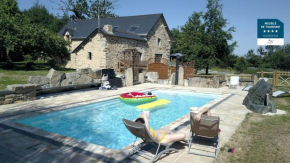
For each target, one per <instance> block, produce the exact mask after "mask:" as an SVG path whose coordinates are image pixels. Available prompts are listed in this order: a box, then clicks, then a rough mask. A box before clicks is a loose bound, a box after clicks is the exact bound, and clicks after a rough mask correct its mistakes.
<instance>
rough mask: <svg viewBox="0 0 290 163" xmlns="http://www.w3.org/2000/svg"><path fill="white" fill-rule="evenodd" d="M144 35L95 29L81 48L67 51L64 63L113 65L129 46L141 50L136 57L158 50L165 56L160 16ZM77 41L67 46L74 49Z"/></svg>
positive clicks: (163, 25) (166, 43)
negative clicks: (131, 36) (124, 35)
mask: <svg viewBox="0 0 290 163" xmlns="http://www.w3.org/2000/svg"><path fill="white" fill-rule="evenodd" d="M107 27H108V26H106V28H107ZM104 30H105V29H104ZM146 39H147V41H140V40H134V39H128V38H121V37H114V36H108V35H107V36H104V35H103V34H102V33H97V34H96V35H95V36H93V37H92V38H91V40H90V41H89V42H88V43H86V44H85V45H84V47H83V48H82V49H80V50H79V51H78V52H77V53H72V54H71V58H70V61H69V62H68V63H67V65H66V67H67V68H75V69H79V68H92V69H102V68H114V67H115V66H116V65H117V63H118V60H119V59H122V58H123V51H124V50H126V49H133V48H134V49H137V50H138V51H139V52H141V53H142V55H141V58H140V59H141V60H142V61H147V60H148V59H149V58H152V57H155V54H162V57H163V58H166V59H168V58H169V55H170V48H171V43H170V41H171V38H170V35H169V33H168V31H167V30H166V23H165V22H164V20H163V19H162V18H159V20H158V21H157V23H156V24H155V25H154V26H153V28H152V30H151V31H150V32H149V34H148V36H147V38H146ZM81 42H82V41H80V40H76V41H75V40H72V44H71V49H75V48H76V47H77V46H78V45H79V44H80V43H81Z"/></svg>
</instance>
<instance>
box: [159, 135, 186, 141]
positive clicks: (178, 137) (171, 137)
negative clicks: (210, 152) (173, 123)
mask: <svg viewBox="0 0 290 163" xmlns="http://www.w3.org/2000/svg"><path fill="white" fill-rule="evenodd" d="M185 137H186V135H185V134H184V133H173V134H166V135H165V137H164V139H163V140H162V141H161V143H171V142H175V141H180V140H183V139H185Z"/></svg>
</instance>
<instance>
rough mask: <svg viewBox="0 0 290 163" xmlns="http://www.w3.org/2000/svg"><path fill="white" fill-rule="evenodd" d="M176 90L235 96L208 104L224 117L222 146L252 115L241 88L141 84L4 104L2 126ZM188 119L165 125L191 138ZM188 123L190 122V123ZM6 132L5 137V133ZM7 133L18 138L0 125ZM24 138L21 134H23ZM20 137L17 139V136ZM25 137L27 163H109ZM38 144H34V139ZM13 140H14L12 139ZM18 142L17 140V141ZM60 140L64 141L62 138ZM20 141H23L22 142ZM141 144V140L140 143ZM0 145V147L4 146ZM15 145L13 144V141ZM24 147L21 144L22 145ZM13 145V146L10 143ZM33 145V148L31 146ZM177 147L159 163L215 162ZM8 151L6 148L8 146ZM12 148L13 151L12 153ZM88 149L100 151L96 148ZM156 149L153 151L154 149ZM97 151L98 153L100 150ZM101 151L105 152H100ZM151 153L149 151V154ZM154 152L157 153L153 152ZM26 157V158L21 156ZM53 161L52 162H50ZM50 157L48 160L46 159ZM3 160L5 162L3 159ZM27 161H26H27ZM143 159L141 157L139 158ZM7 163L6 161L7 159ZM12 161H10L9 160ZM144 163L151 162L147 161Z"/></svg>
mask: <svg viewBox="0 0 290 163" xmlns="http://www.w3.org/2000/svg"><path fill="white" fill-rule="evenodd" d="M156 88H158V89H169V90H171V89H175V90H183V91H193V92H201V93H204V92H208V93H214V94H224V95H226V94H228V95H230V94H234V95H233V96H231V97H230V98H229V99H226V100H225V101H223V102H222V103H214V102H213V103H211V104H209V105H214V109H213V110H212V114H213V115H215V114H216V115H219V116H220V117H221V121H220V128H221V130H222V132H221V145H222V146H223V145H224V144H226V143H227V142H228V141H229V139H230V137H231V136H232V134H234V133H235V130H236V129H237V127H238V126H239V125H240V123H241V122H242V120H243V119H244V117H245V115H246V114H247V113H248V112H249V111H248V110H247V109H245V107H244V106H243V105H242V101H243V99H244V97H245V96H246V95H247V92H244V91H241V89H242V88H238V89H228V88H198V87H182V86H168V85H160V84H149V83H145V84H141V85H136V86H131V87H125V88H121V89H118V90H117V91H99V90H93V89H92V90H86V91H77V92H66V93H63V94H57V95H52V97H49V96H46V97H43V98H42V99H39V100H36V101H28V102H24V103H18V104H10V105H2V106H0V123H4V122H6V121H9V120H11V119H13V118H15V117H19V116H20V117H21V116H27V115H33V114H39V113H45V112H50V111H54V110H59V109H65V108H69V107H71V106H76V105H80V104H88V103H92V102H97V101H100V100H103V99H110V98H113V97H118V95H120V94H122V93H125V92H128V91H142V90H152V89H156ZM188 120H189V116H188V115H187V116H184V117H182V118H181V119H180V120H179V122H174V123H172V124H170V125H168V126H165V127H167V128H169V129H171V130H174V131H178V130H180V132H184V133H186V134H187V135H189V130H190V129H189V126H185V127H182V126H180V124H186V121H188ZM187 124H188V123H187ZM2 132H4V134H2ZM5 132H7V133H6V134H8V135H11V136H12V137H13V135H14V136H16V135H17V134H15V131H14V130H10V131H9V130H8V131H7V129H4V128H1V126H0V136H1V134H2V135H5ZM20 135H21V134H20ZM16 137H17V136H16ZM26 137H27V136H26V135H22V136H20V137H18V139H19V140H21V139H23V140H28V142H27V144H26V145H25V143H24V145H25V147H27V148H28V149H24V148H22V149H21V150H18V151H19V152H20V151H21V153H22V154H24V155H26V156H28V157H27V158H23V159H24V161H31V160H33V159H36V160H37V158H38V157H40V158H39V159H38V161H44V162H45V161H51V162H108V158H104V159H101V158H98V157H96V156H95V155H91V154H89V155H88V154H87V153H83V152H80V151H75V150H72V148H70V147H68V146H58V145H54V144H50V143H49V142H46V141H43V140H39V139H38V138H35V137H34V138H31V137H28V138H26ZM52 138H56V139H57V138H58V136H53V137H52ZM30 139H32V140H34V141H35V142H37V143H38V144H37V143H36V144H34V143H33V141H32V140H30ZM11 140H12V139H11ZM14 140H15V139H14ZM60 140H61V139H60ZM7 142H8V143H9V139H8V138H7V137H6V138H5V141H3V142H2V143H3V145H5V144H6V146H7ZM20 142H21V141H20ZM139 142H141V141H139ZM2 143H1V142H0V145H2ZM12 143H13V141H12ZM20 144H21V143H20ZM10 145H11V144H10ZM11 146H15V147H17V146H19V145H18V143H17V142H15V144H12V145H11ZM29 146H30V147H29ZM175 147H176V148H178V149H179V151H178V152H177V153H171V154H169V155H164V156H162V157H161V159H160V160H158V161H157V162H161V163H162V162H164V163H165V162H185V163H186V162H213V161H214V159H213V158H210V157H205V156H198V155H194V154H187V150H188V146H187V144H182V143H178V144H177V145H176V146H175ZM6 148H7V147H6ZM11 149H13V150H12V151H11ZM11 149H6V150H5V152H6V153H7V152H8V153H10V154H11V155H13V154H15V153H17V152H18V151H17V149H16V148H11ZM89 150H91V151H93V150H97V149H95V148H94V147H93V146H92V148H90V149H89ZM151 150H154V149H151ZM32 151H34V152H36V153H35V154H32V155H29V153H33V152H32ZM97 151H98V150H97ZM101 152H102V151H101ZM103 153H104V154H106V153H107V154H109V155H110V154H111V153H110V151H103ZM149 153H150V152H149ZM153 153H154V152H153ZM123 155H124V154H122V153H120V155H119V156H118V155H112V157H115V156H116V158H123ZM1 156H2V155H1V154H0V162H1V161H2V160H4V158H3V157H1ZM22 157H23V156H22ZM48 157H49V158H51V159H48ZM45 158H47V159H45ZM1 159H2V160H1ZM25 159H26V160H25ZM140 159H141V158H140ZM5 161H7V159H6V160H5ZM8 161H9V160H8ZM110 161H113V162H117V160H115V161H114V160H110ZM130 161H131V162H134V161H132V160H130V159H126V160H123V161H121V162H130ZM144 161H145V162H148V160H146V159H144Z"/></svg>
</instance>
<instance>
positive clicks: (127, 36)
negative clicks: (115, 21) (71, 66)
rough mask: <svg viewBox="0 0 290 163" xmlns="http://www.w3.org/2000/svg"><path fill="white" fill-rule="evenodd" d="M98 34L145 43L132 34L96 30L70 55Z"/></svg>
mask: <svg viewBox="0 0 290 163" xmlns="http://www.w3.org/2000/svg"><path fill="white" fill-rule="evenodd" d="M98 32H101V33H103V34H104V35H107V36H115V37H125V38H131V39H135V40H140V41H146V39H145V38H142V37H140V36H137V35H133V34H128V33H122V32H114V34H110V33H108V32H106V31H105V30H103V29H100V30H99V29H98V28H96V29H95V30H94V31H93V32H92V33H91V34H90V35H89V36H88V37H87V38H86V39H85V40H84V41H83V42H82V43H81V44H80V45H78V46H77V47H76V48H75V49H74V50H73V51H72V53H76V52H78V51H79V50H80V49H81V48H82V47H83V46H84V45H85V44H86V43H87V42H88V41H89V40H90V38H91V37H92V36H93V35H95V34H96V33H98Z"/></svg>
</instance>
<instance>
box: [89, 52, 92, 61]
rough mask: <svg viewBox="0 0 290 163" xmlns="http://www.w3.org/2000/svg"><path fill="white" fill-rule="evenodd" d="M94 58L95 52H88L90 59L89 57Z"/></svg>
mask: <svg viewBox="0 0 290 163" xmlns="http://www.w3.org/2000/svg"><path fill="white" fill-rule="evenodd" d="M92 58H93V54H92V52H88V59H89V60H92Z"/></svg>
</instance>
